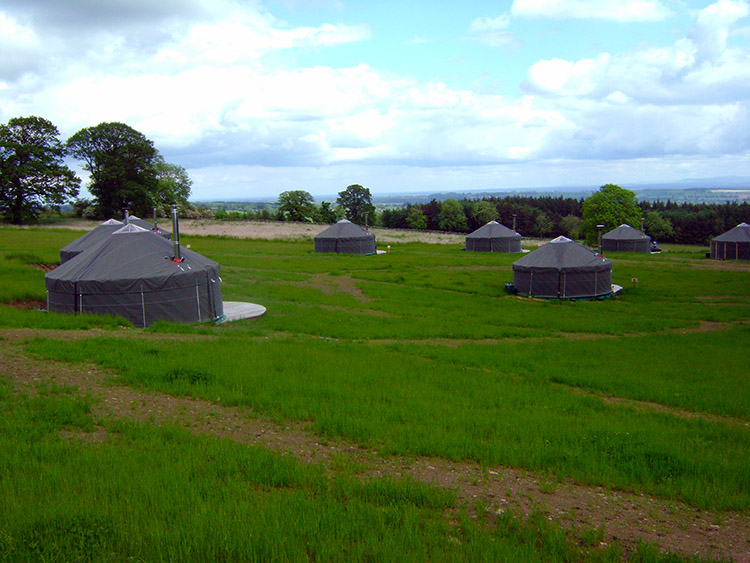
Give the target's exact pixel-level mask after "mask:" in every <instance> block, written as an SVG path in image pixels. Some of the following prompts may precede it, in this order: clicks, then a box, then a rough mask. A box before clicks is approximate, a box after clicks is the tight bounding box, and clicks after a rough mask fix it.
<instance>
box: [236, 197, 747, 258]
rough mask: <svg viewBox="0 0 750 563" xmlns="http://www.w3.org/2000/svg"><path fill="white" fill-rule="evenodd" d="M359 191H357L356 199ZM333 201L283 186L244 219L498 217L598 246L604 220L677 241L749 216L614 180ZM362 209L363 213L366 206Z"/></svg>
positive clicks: (536, 232) (735, 208)
mask: <svg viewBox="0 0 750 563" xmlns="http://www.w3.org/2000/svg"><path fill="white" fill-rule="evenodd" d="M355 195H356V197H354V196H355ZM337 203H338V207H332V205H331V203H330V202H327V201H324V202H322V203H321V204H320V206H317V205H316V204H315V200H314V199H313V197H312V195H310V194H309V193H307V192H305V191H301V190H297V191H290V192H283V193H282V194H281V195H280V196H279V200H278V201H277V206H278V213H277V214H276V215H275V216H274V214H273V213H271V212H269V211H268V210H267V209H264V210H262V211H261V212H258V213H257V214H249V215H247V214H246V215H245V216H244V218H258V219H276V220H279V221H285V220H287V221H315V222H323V223H333V222H335V221H337V220H339V219H341V218H343V217H346V218H348V219H350V220H351V221H353V222H355V223H358V224H361V225H365V224H368V225H380V226H383V227H388V228H394V229H416V230H439V231H453V232H459V233H469V232H472V231H474V230H476V229H478V228H479V227H481V226H482V225H485V224H486V223H488V222H489V221H500V222H502V223H504V224H505V225H506V226H508V227H512V226H513V224H514V222H515V226H516V230H517V231H518V232H520V233H522V234H524V235H526V236H534V237H550V236H558V235H564V236H567V237H570V238H574V239H585V240H586V242H587V243H588V244H591V245H593V244H595V243H596V241H597V238H598V234H599V230H598V228H597V225H600V224H603V225H604V226H605V229H604V230H605V232H606V231H609V230H611V229H613V228H615V227H618V226H620V225H622V224H623V223H626V224H629V225H631V226H632V227H635V228H636V229H641V228H643V230H644V231H645V232H646V234H648V235H649V236H651V238H652V239H654V240H657V241H661V242H668V243H678V244H707V243H708V241H709V240H710V239H711V238H712V237H714V236H716V235H718V234H721V233H723V232H725V231H727V230H728V229H730V228H732V227H734V226H735V225H737V224H739V223H741V222H743V221H747V220H748V217H750V204H748V203H742V204H739V203H725V204H688V203H683V204H676V203H671V202H669V201H668V202H666V203H663V202H655V203H652V202H648V201H641V202H638V201H637V200H636V197H635V193H633V192H632V191H630V190H627V189H624V188H622V187H620V186H618V185H616V184H607V185H604V186H602V187H601V188H600V189H599V190H598V191H597V192H595V193H594V194H593V195H592V196H591V197H589V198H586V199H583V198H581V199H576V198H565V197H562V196H560V197H552V196H543V197H524V196H509V197H505V198H498V197H494V196H492V197H487V198H483V199H481V200H476V199H475V200H468V199H464V200H456V199H446V200H444V201H437V200H434V199H433V200H432V201H430V202H429V203H425V204H408V205H405V206H401V207H393V208H388V209H384V210H382V211H381V212H379V213H375V210H374V206H373V205H372V202H371V197H370V192H369V190H367V189H366V188H363V187H362V186H360V185H359V184H355V185H353V186H349V187H348V188H347V189H346V190H345V191H343V192H340V193H339V198H338V199H337ZM364 210H366V213H365V212H364Z"/></svg>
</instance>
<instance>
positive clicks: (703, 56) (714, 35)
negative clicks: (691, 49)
mask: <svg viewBox="0 0 750 563" xmlns="http://www.w3.org/2000/svg"><path fill="white" fill-rule="evenodd" d="M748 15H750V6H749V5H748V3H747V2H746V1H738V0H719V1H718V2H717V3H715V4H711V5H710V6H708V7H706V8H704V9H703V10H701V11H700V14H699V15H698V19H697V21H696V22H695V25H694V26H693V28H692V29H691V31H690V33H689V35H688V38H689V39H690V40H691V41H692V42H693V44H694V45H695V47H696V51H697V52H696V58H697V60H698V62H708V63H718V62H720V60H721V57H722V56H723V54H724V53H725V51H726V49H727V39H728V37H729V28H730V27H731V26H732V25H733V24H735V23H736V22H737V21H739V20H741V19H742V18H746V17H747V16H748Z"/></svg>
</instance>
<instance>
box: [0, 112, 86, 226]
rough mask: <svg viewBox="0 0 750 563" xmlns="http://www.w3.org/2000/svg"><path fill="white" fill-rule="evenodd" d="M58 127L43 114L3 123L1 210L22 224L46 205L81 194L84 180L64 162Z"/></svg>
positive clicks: (0, 138) (0, 141)
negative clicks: (79, 189)
mask: <svg viewBox="0 0 750 563" xmlns="http://www.w3.org/2000/svg"><path fill="white" fill-rule="evenodd" d="M58 137H59V132H58V130H57V127H55V126H54V125H53V124H52V123H50V122H49V121H47V120H46V119H43V118H41V117H35V116H31V117H14V118H13V119H10V120H9V121H8V123H7V124H0V213H1V214H2V215H3V217H4V218H5V219H6V220H9V221H11V222H12V223H16V224H21V223H24V222H27V221H30V220H34V219H36V218H37V217H38V215H39V213H40V211H41V210H42V208H43V207H44V206H45V205H61V204H63V203H65V202H67V201H69V200H71V199H73V198H75V196H76V195H78V188H79V186H80V184H81V180H80V179H79V178H78V177H77V176H76V175H75V173H74V172H73V171H72V170H70V169H69V168H68V167H67V166H66V165H65V164H64V162H63V159H64V158H65V154H66V150H65V145H64V144H63V143H62V141H60V139H59V138H58Z"/></svg>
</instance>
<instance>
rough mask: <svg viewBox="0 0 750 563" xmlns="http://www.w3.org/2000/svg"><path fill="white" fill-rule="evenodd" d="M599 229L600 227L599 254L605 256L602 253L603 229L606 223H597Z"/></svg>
mask: <svg viewBox="0 0 750 563" xmlns="http://www.w3.org/2000/svg"><path fill="white" fill-rule="evenodd" d="M596 228H597V229H599V256H603V254H602V229H603V228H604V225H597V226H596Z"/></svg>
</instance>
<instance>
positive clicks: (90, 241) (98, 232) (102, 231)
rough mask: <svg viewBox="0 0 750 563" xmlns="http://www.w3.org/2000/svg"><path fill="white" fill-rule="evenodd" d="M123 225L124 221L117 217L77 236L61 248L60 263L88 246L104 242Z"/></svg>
mask: <svg viewBox="0 0 750 563" xmlns="http://www.w3.org/2000/svg"><path fill="white" fill-rule="evenodd" d="M122 226H123V223H122V222H120V221H117V220H116V219H109V220H108V221H104V223H102V224H101V225H97V226H96V227H95V228H93V229H92V230H90V231H89V232H88V233H86V234H85V235H83V236H81V237H79V238H77V239H76V240H74V241H73V242H71V243H69V244H66V245H65V246H63V247H62V248H61V249H60V264H64V263H65V262H67V261H68V260H70V259H71V258H73V257H74V256H78V255H79V254H80V253H81V252H83V251H84V250H86V249H87V248H89V247H91V246H95V245H96V244H98V243H100V242H102V241H103V240H104V239H105V238H107V237H108V236H109V235H111V234H112V233H114V232H115V231H116V230H117V229H120V228H122Z"/></svg>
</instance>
